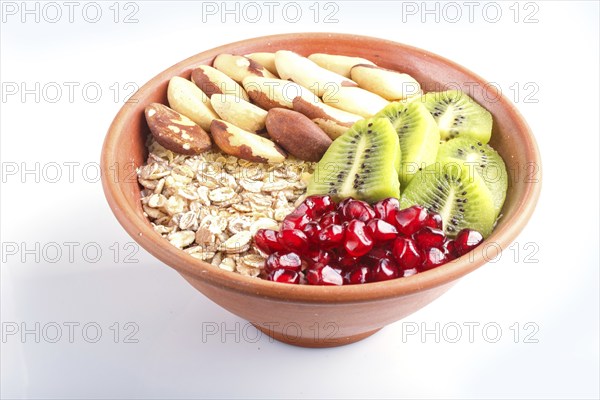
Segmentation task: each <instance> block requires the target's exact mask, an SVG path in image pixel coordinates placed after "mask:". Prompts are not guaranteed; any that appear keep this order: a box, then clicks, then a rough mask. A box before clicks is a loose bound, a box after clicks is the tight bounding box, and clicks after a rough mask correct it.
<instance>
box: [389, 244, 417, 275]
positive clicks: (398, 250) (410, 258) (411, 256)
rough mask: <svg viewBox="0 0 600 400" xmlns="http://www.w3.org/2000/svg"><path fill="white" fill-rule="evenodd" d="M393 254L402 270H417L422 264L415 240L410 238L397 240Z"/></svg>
mask: <svg viewBox="0 0 600 400" xmlns="http://www.w3.org/2000/svg"><path fill="white" fill-rule="evenodd" d="M392 253H393V254H394V258H395V259H396V261H397V262H398V264H399V265H400V268H402V269H411V268H416V267H418V266H419V265H420V264H421V255H420V254H419V251H418V250H417V246H416V245H415V242H414V240H412V239H410V238H405V237H399V238H397V239H396V240H395V241H394V246H393V248H392Z"/></svg>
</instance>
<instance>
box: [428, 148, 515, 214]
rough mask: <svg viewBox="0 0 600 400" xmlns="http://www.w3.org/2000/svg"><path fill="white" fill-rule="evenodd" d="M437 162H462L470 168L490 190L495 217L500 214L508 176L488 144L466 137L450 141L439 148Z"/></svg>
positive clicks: (496, 153)
mask: <svg viewBox="0 0 600 400" xmlns="http://www.w3.org/2000/svg"><path fill="white" fill-rule="evenodd" d="M437 161H438V162H441V163H444V162H448V161H462V162H464V163H465V164H467V165H468V166H470V167H472V168H473V169H474V170H475V171H476V172H477V173H478V174H479V175H480V176H481V177H482V178H483V181H484V182H485V184H486V186H487V187H488V189H489V190H490V193H491V194H492V198H493V201H494V209H495V211H496V215H498V214H499V213H500V210H501V209H502V205H503V204H504V199H505V198H506V189H507V187H508V176H507V173H506V166H505V165H504V160H502V157H500V154H498V152H497V151H496V150H494V149H493V148H492V147H491V146H490V145H489V144H483V143H481V142H480V141H478V140H476V139H471V138H468V137H461V138H456V139H451V140H448V141H447V142H445V143H442V145H441V146H440V149H439V151H438V155H437Z"/></svg>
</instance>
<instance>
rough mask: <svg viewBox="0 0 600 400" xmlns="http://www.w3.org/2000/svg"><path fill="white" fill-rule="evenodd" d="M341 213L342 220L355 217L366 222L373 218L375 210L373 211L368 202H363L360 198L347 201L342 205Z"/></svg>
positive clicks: (349, 219)
mask: <svg viewBox="0 0 600 400" xmlns="http://www.w3.org/2000/svg"><path fill="white" fill-rule="evenodd" d="M341 213H342V218H343V219H344V221H351V220H353V219H357V220H359V221H363V222H366V221H368V220H370V219H373V218H375V211H373V209H372V208H371V206H370V205H369V204H368V203H365V202H364V201H362V200H352V201H349V202H347V203H346V204H344V206H343V207H342V209H341Z"/></svg>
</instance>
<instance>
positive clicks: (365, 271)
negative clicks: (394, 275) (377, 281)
mask: <svg viewBox="0 0 600 400" xmlns="http://www.w3.org/2000/svg"><path fill="white" fill-rule="evenodd" d="M370 275H371V271H370V270H369V268H368V267H356V268H353V269H351V270H350V271H347V272H346V273H345V274H344V284H345V285H358V284H361V283H367V282H370V280H371V279H370Z"/></svg>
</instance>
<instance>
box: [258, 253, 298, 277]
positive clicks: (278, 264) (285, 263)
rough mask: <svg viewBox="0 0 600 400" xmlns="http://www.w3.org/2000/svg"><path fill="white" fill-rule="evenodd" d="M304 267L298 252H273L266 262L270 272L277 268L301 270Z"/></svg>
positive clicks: (267, 269) (266, 269)
mask: <svg viewBox="0 0 600 400" xmlns="http://www.w3.org/2000/svg"><path fill="white" fill-rule="evenodd" d="M301 268H302V260H301V259H300V256H299V255H298V254H296V253H280V252H276V253H273V254H271V255H270V256H269V257H268V258H267V261H266V262H265V271H266V272H268V273H270V272H272V271H275V270H277V269H289V270H292V271H300V269H301Z"/></svg>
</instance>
